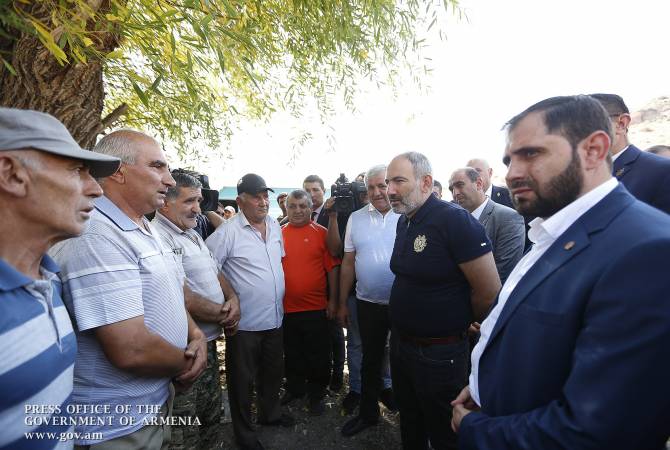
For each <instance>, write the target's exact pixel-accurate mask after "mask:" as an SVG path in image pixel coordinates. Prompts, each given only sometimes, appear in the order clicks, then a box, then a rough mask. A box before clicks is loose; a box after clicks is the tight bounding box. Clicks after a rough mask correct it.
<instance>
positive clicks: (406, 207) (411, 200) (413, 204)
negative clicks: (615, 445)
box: [391, 182, 421, 215]
mask: <svg viewBox="0 0 670 450" xmlns="http://www.w3.org/2000/svg"><path fill="white" fill-rule="evenodd" d="M420 194H421V186H419V183H418V182H417V184H416V186H415V188H414V190H412V191H411V192H409V193H408V194H407V196H405V197H403V196H400V204H399V205H397V206H393V204H391V208H393V212H394V213H396V214H405V215H407V214H410V213H412V211H414V210H416V209H417V208H418V207H419V206H420V205H419V201H420Z"/></svg>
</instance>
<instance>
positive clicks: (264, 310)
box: [207, 173, 294, 449]
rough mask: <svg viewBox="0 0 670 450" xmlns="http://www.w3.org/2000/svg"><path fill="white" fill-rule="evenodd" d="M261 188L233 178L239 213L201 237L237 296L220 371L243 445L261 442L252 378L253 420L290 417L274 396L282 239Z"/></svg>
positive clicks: (253, 178)
mask: <svg viewBox="0 0 670 450" xmlns="http://www.w3.org/2000/svg"><path fill="white" fill-rule="evenodd" d="M267 191H272V189H270V188H268V187H267V185H266V183H265V180H263V178H261V177H260V176H258V175H256V174H253V173H250V174H247V175H245V176H243V177H242V178H241V179H240V181H239V182H238V183H237V193H238V196H237V204H238V205H239V207H240V213H239V214H236V215H235V216H234V217H233V218H232V219H231V220H229V221H228V222H226V223H224V224H223V225H222V226H220V227H219V228H217V229H216V231H215V232H214V233H213V234H212V235H211V236H210V237H209V238H207V246H208V247H209V249H210V250H211V251H212V254H213V255H214V259H215V260H216V262H217V263H218V265H219V267H220V268H221V271H222V272H223V274H224V276H225V277H226V278H227V279H228V280H229V281H230V283H231V284H232V287H233V289H234V290H235V293H236V294H237V296H238V297H239V299H240V308H241V314H242V318H241V320H240V323H239V330H238V332H237V334H236V335H235V336H231V337H229V338H228V340H227V342H226V375H227V383H228V397H229V400H230V412H231V416H232V419H233V430H234V432H235V439H236V440H237V443H238V445H239V446H240V447H241V448H245V449H247V448H248V449H261V448H263V445H262V444H261V442H260V441H259V440H258V437H257V435H256V432H255V430H254V426H253V424H252V422H251V399H252V396H253V392H252V386H253V385H254V382H255V383H256V393H257V401H258V405H257V406H258V423H260V424H263V425H282V426H291V425H293V423H294V420H293V418H292V417H291V416H289V415H288V414H282V413H281V410H280V402H279V388H280V387H281V382H282V377H283V371H284V351H283V340H282V328H281V327H282V320H283V318H284V308H283V304H282V301H283V298H284V290H285V287H284V270H283V268H282V264H281V259H282V257H283V256H284V245H283V241H282V236H281V229H280V228H279V224H278V223H277V221H276V220H275V219H273V218H271V217H269V216H268V208H269V201H268V192H267ZM273 192H274V191H273Z"/></svg>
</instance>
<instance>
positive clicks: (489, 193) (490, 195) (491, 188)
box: [485, 183, 493, 198]
mask: <svg viewBox="0 0 670 450" xmlns="http://www.w3.org/2000/svg"><path fill="white" fill-rule="evenodd" d="M485 194H486V196H487V197H488V198H493V183H489V188H488V189H487V190H486V192H485Z"/></svg>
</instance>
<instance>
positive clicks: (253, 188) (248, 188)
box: [237, 173, 274, 195]
mask: <svg viewBox="0 0 670 450" xmlns="http://www.w3.org/2000/svg"><path fill="white" fill-rule="evenodd" d="M261 191H271V192H274V190H272V189H270V188H269V187H268V186H267V185H266V184H265V180H264V179H263V178H261V177H260V176H259V175H256V174H255V173H248V174H246V175H245V176H243V177H242V178H240V181H238V182H237V193H238V194H241V193H243V192H245V193H247V194H251V195H256V194H258V193H259V192H261Z"/></svg>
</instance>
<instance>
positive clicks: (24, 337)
mask: <svg viewBox="0 0 670 450" xmlns="http://www.w3.org/2000/svg"><path fill="white" fill-rule="evenodd" d="M118 167H119V160H118V159H116V158H112V157H108V156H104V155H100V154H97V153H93V152H90V151H86V150H82V149H81V148H80V147H79V145H77V143H76V142H75V141H74V140H73V139H72V136H70V133H69V132H68V131H67V129H66V128H65V127H64V126H63V124H61V123H60V122H59V121H58V120H57V119H56V118H54V117H52V116H50V115H48V114H44V113H40V112H37V111H28V110H19V109H10V108H0V211H2V224H1V225H0V336H2V350H1V351H0V378H1V379H2V382H0V424H2V427H1V428H2V432H0V447H1V448H31V447H36V446H39V447H40V448H53V447H56V446H59V448H72V441H69V442H58V440H57V439H59V437H60V433H67V432H71V431H72V427H71V426H70V425H66V424H65V423H67V422H68V420H69V418H68V417H67V416H68V406H69V404H70V401H71V400H70V399H71V394H72V377H73V370H74V360H75V355H76V352H77V344H76V340H75V336H74V333H73V331H72V325H71V323H70V319H69V317H68V314H67V311H66V309H65V307H64V306H63V302H62V299H61V285H60V281H59V280H58V277H57V276H56V275H55V272H58V270H59V269H58V267H57V266H56V264H55V263H54V262H53V261H52V260H51V259H50V258H49V257H48V256H46V255H45V253H46V251H47V250H48V248H49V247H50V246H51V245H53V244H54V243H56V242H58V241H61V240H63V239H68V238H70V237H73V236H77V235H79V234H81V232H82V231H83V230H84V227H85V224H86V222H87V221H88V219H89V216H90V214H91V212H92V211H93V200H94V199H95V198H97V197H100V196H101V195H102V189H101V188H100V185H98V183H97V182H96V181H95V178H101V177H106V176H108V175H111V174H112V173H114V172H115V171H116V170H117V169H118ZM94 177H95V178H94ZM49 416H51V417H54V416H59V417H58V419H60V417H63V416H65V419H64V420H62V422H63V423H64V425H58V424H56V425H48V426H39V421H40V420H43V419H45V418H49ZM34 431H38V432H53V433H55V434H54V435H53V437H51V438H50V437H49V436H48V435H42V436H41V439H40V438H39V437H38V436H36V435H32V434H31V433H32V432H34ZM31 439H34V441H33V442H31V441H30V440H31Z"/></svg>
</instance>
